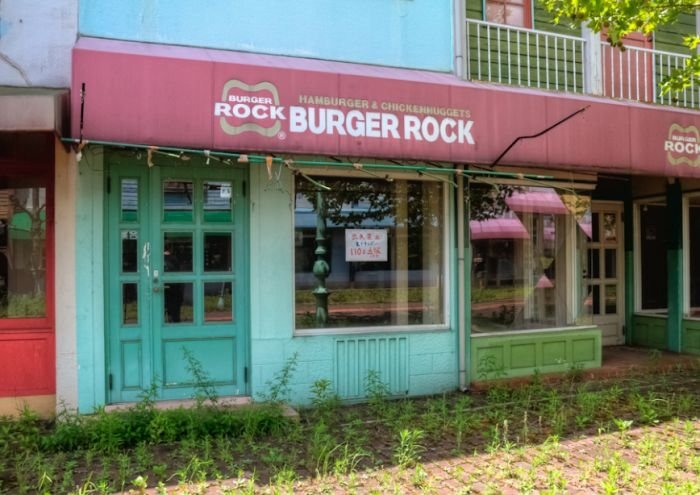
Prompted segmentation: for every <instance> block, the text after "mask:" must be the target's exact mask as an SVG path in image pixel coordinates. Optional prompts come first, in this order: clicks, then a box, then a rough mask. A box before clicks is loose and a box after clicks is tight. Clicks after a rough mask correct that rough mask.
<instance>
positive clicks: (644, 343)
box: [632, 315, 667, 349]
mask: <svg viewBox="0 0 700 495" xmlns="http://www.w3.org/2000/svg"><path fill="white" fill-rule="evenodd" d="M632 321H633V324H634V331H633V333H632V345H637V346H640V347H652V348H654V349H666V345H667V328H666V317H661V316H645V315H634V317H633V318H632Z"/></svg>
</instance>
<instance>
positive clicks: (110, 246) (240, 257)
mask: <svg viewBox="0 0 700 495" xmlns="http://www.w3.org/2000/svg"><path fill="white" fill-rule="evenodd" d="M105 151H106V153H105V159H104V188H103V191H104V212H103V215H104V221H103V222H104V223H103V225H104V233H103V236H104V246H103V256H104V258H103V259H104V264H103V270H102V272H103V280H104V353H105V360H104V376H103V379H104V387H105V388H104V390H105V403H106V404H115V403H124V402H130V401H131V400H130V399H125V400H124V399H122V398H120V397H118V396H117V397H115V396H116V395H117V392H115V390H116V387H112V386H110V385H113V380H114V379H113V373H114V372H115V370H114V367H113V366H112V364H113V363H112V359H113V355H112V354H113V352H112V349H111V346H112V326H113V322H112V321H111V318H112V312H113V311H119V309H118V307H119V306H121V298H122V295H121V294H120V293H119V291H118V290H117V293H116V294H115V293H114V290H115V289H114V287H113V285H114V282H113V280H112V277H113V276H114V273H116V272H115V271H114V270H115V268H114V267H112V266H111V264H112V261H113V260H112V259H111V258H110V251H112V250H115V249H116V250H117V251H119V252H120V249H121V248H120V247H119V248H117V246H118V244H119V242H120V240H119V237H120V234H119V232H120V230H121V229H119V228H117V229H116V230H115V231H114V232H112V230H114V229H112V227H113V225H112V221H111V220H110V216H111V215H113V214H118V213H113V210H114V208H115V207H116V208H119V199H118V197H119V194H120V185H119V183H118V180H117V181H113V180H112V179H113V178H116V177H113V176H116V174H115V171H116V170H119V169H120V168H123V169H127V170H128V169H130V168H137V167H143V168H144V169H145V173H144V174H143V176H144V177H146V178H147V184H148V185H147V186H146V187H143V186H141V187H140V188H139V193H138V197H139V204H140V205H142V204H143V206H140V208H144V211H143V213H141V214H142V215H143V219H144V220H142V221H143V222H147V223H148V224H150V223H152V218H155V215H156V213H155V212H154V211H152V205H151V201H150V197H151V194H152V190H153V188H154V187H155V186H154V185H153V184H152V176H153V174H152V173H151V172H150V167H148V166H147V165H146V163H145V160H142V159H140V158H138V156H136V157H134V156H126V155H124V154H122V153H114V152H112V153H110V152H109V151H108V150H105ZM205 160H206V159H205V158H202V157H191V158H190V160H189V161H186V162H183V161H181V160H176V159H171V158H164V159H162V160H158V162H159V163H158V164H157V165H155V166H157V167H160V172H161V173H160V174H157V175H158V177H159V178H161V179H162V177H163V176H164V175H163V174H164V173H165V175H167V172H165V171H167V170H183V169H195V170H207V169H209V170H212V169H213V170H215V171H216V172H217V173H221V172H225V171H231V172H232V173H233V174H235V175H238V177H235V178H234V177H231V181H232V182H234V183H236V184H237V186H236V187H240V189H238V190H237V191H236V192H235V196H234V203H233V208H234V211H235V209H236V208H238V209H240V208H243V210H244V211H243V212H242V213H241V214H240V226H239V227H237V228H236V233H237V235H238V236H239V237H242V239H241V242H239V243H236V239H235V238H234V239H233V243H234V244H233V246H234V253H233V254H234V257H235V258H234V260H233V263H234V267H236V269H237V270H236V272H235V273H236V279H235V286H236V287H238V288H240V289H241V290H239V291H238V292H237V293H236V297H237V298H239V299H241V300H240V302H239V305H240V307H241V308H243V309H244V311H235V309H236V308H237V307H238V305H237V306H234V318H235V321H236V324H237V326H238V327H239V329H240V330H239V333H238V334H237V337H236V339H237V348H238V350H237V355H238V356H239V359H240V360H241V361H242V364H241V365H239V366H237V370H242V372H239V375H240V376H239V378H240V387H239V389H240V394H239V396H247V395H250V394H251V390H252V389H251V379H250V377H251V373H250V370H251V363H250V356H251V349H250V346H251V330H250V320H251V315H250V263H249V260H250V199H249V196H248V192H247V189H248V183H249V181H250V176H249V169H248V168H247V167H245V166H241V165H223V164H222V165H217V164H206V161H205ZM127 175H128V173H127ZM134 176H136V174H134ZM217 178H218V179H220V180H224V179H223V178H221V177H217ZM192 179H193V180H195V174H192ZM113 182H114V183H113ZM114 198H117V199H114ZM237 199H240V201H239V202H236V200H237ZM234 218H235V213H234ZM149 228H153V226H152V225H149ZM149 235H151V236H152V235H160V224H159V225H158V232H157V233H150V234H149ZM143 242H144V239H139V243H138V249H137V252H138V256H137V259H138V263H139V266H140V269H143V267H142V266H141V251H142V249H143ZM152 245H153V243H151V249H152ZM151 255H152V256H153V253H152V254H151ZM118 259H119V258H118V257H117V260H118ZM238 268H240V269H238ZM111 272H112V273H111ZM139 273H141V272H139ZM149 289H150V286H149ZM145 290H146V288H145V287H144V289H143V291H145ZM143 297H144V296H142V295H141V294H139V303H141V300H142V299H143ZM114 301H117V302H118V304H117V306H118V307H117V308H115V307H114ZM142 317H143V318H144V319H146V318H147V319H148V320H149V325H152V321H153V320H154V317H153V315H152V314H151V315H147V314H146V313H145V312H144V313H143V316H142ZM144 340H145V339H144ZM154 341H155V340H154V338H153V331H152V329H151V331H150V337H149V339H148V343H147V344H148V345H145V344H146V342H144V346H143V349H144V351H143V352H144V358H143V362H144V366H148V367H152V366H153V365H154V364H155V360H154V354H153V352H154V351H153V349H152V346H153V343H154ZM146 349H148V352H149V354H148V357H146V355H145V353H146V352H147V351H146ZM144 373H145V371H144ZM144 376H146V375H144ZM150 376H151V379H152V378H153V376H155V375H154V374H153V372H151V373H150ZM149 385H150V384H149V383H143V387H142V388H143V389H147V388H148V387H149ZM156 400H168V398H167V397H166V398H162V397H158V398H157V399H156Z"/></svg>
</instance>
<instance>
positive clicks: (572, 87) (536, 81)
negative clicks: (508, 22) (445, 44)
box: [466, 19, 585, 93]
mask: <svg viewBox="0 0 700 495" xmlns="http://www.w3.org/2000/svg"><path fill="white" fill-rule="evenodd" d="M466 35H467V58H468V60H467V65H466V67H467V77H468V78H469V79H478V80H482V81H490V82H498V83H503V84H516V85H519V86H530V87H536V88H544V89H557V90H561V91H570V92H576V93H581V92H583V86H584V80H583V71H584V64H583V56H584V45H585V42H584V40H583V38H577V37H575V36H566V35H561V34H555V33H548V32H545V31H536V30H532V29H523V28H517V27H512V26H505V25H502V24H494V23H490V22H483V21H476V20H472V19H468V20H467V29H466Z"/></svg>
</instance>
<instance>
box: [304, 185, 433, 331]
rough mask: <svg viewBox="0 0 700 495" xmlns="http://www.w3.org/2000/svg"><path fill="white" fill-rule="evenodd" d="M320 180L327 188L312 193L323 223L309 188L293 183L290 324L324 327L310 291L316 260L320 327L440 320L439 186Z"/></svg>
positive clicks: (313, 288) (311, 188) (311, 187)
mask: <svg viewBox="0 0 700 495" xmlns="http://www.w3.org/2000/svg"><path fill="white" fill-rule="evenodd" d="M320 180H322V181H323V182H324V183H325V184H326V185H327V186H328V187H330V188H331V191H328V192H323V193H321V196H320V197H321V198H323V202H324V204H325V214H323V218H324V219H325V228H320V227H319V216H321V214H320V213H319V208H318V203H319V193H318V190H317V188H316V187H315V186H314V185H313V184H311V183H310V182H308V181H306V180H305V179H303V178H297V180H296V184H295V187H296V197H295V271H296V276H295V280H296V297H295V299H296V328H318V327H319V326H324V325H321V324H319V321H318V319H317V308H318V306H317V301H316V299H315V296H314V294H315V292H314V291H316V290H317V289H318V287H319V285H320V282H319V280H318V279H317V278H316V277H315V276H314V271H315V270H314V265H315V264H316V262H317V261H319V260H320V259H322V260H323V261H324V262H325V263H326V264H327V266H328V268H329V273H328V276H327V278H326V279H325V280H324V284H325V287H326V288H327V290H328V291H329V292H330V296H329V298H328V321H327V323H326V324H325V326H326V327H367V326H391V325H420V324H425V325H435V324H443V323H444V314H443V313H444V311H443V290H444V288H443V286H442V284H443V278H442V274H443V269H444V259H443V242H442V240H443V232H444V216H443V208H444V207H443V186H442V184H441V183H438V182H429V181H408V180H398V179H396V180H393V181H392V182H388V181H386V180H371V179H369V180H366V179H351V178H332V177H328V178H323V179H320ZM319 237H320V238H321V242H319V240H318V239H319ZM321 246H322V247H321Z"/></svg>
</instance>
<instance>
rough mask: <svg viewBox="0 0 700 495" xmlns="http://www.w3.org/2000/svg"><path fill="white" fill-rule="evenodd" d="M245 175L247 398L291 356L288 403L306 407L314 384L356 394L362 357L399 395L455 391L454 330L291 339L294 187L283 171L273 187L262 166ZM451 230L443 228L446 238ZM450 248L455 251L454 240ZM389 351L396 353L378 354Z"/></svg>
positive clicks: (264, 386)
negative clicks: (374, 365)
mask: <svg viewBox="0 0 700 495" xmlns="http://www.w3.org/2000/svg"><path fill="white" fill-rule="evenodd" d="M250 174H251V175H250V177H251V181H250V182H251V187H250V191H251V195H250V201H251V204H250V211H251V221H250V229H251V230H250V242H251V259H250V267H251V268H250V269H251V273H250V280H251V286H250V296H251V332H252V335H251V362H252V390H253V395H254V396H255V397H260V396H262V395H264V394H266V393H267V392H268V389H269V386H268V384H269V382H270V381H272V380H273V379H274V376H275V374H276V373H278V372H279V371H280V370H281V369H282V367H283V366H284V364H285V362H286V361H287V360H288V359H289V358H290V357H291V356H293V355H294V354H295V353H297V360H296V363H297V369H296V372H295V373H294V375H293V380H292V387H291V399H292V401H293V402H294V403H307V402H308V401H309V399H310V388H311V385H312V384H313V382H314V381H316V380H318V379H324V378H325V379H329V380H331V381H332V382H333V385H334V387H336V390H338V391H340V392H341V395H344V398H348V399H353V398H356V397H357V396H358V394H359V395H362V393H363V392H364V388H363V383H364V379H365V378H366V376H365V373H363V370H364V369H367V365H362V364H361V363H360V360H361V359H364V357H363V356H365V357H367V359H369V360H370V361H371V360H372V359H378V361H377V362H378V367H379V368H383V369H386V370H389V371H388V373H393V376H390V374H386V375H385V376H382V377H381V379H382V380H383V381H386V382H391V384H392V385H393V386H392V388H393V389H394V393H396V394H397V395H399V394H403V393H405V392H408V394H409V395H425V394H433V393H439V392H442V391H448V390H454V389H455V388H456V387H457V385H458V363H457V359H458V354H457V332H456V331H454V330H449V331H430V332H382V333H377V334H360V335H351V334H336V335H323V336H303V337H300V336H294V318H293V316H294V307H293V304H294V266H293V259H294V243H293V239H294V235H293V229H294V221H293V199H292V196H291V194H292V191H293V181H292V178H291V175H290V174H289V173H288V171H287V170H286V169H285V170H283V171H282V178H281V183H280V184H279V185H274V184H272V183H269V182H268V178H267V171H266V170H265V169H264V167H258V166H251V170H250ZM450 204H452V203H450ZM453 230H454V229H453V228H448V231H449V232H453ZM451 235H453V234H451ZM450 243H451V244H450V245H454V240H453V239H451V240H450ZM449 252H450V253H452V254H451V255H450V260H449V263H450V267H451V273H455V271H454V270H455V260H454V249H452V250H450V251H449ZM452 282H453V283H452V287H451V288H450V291H451V293H452V295H451V296H450V300H451V302H452V308H454V307H455V306H454V303H455V302H456V299H455V298H456V292H457V291H456V286H455V285H454V283H455V281H454V280H453V281H452ZM450 315H451V319H452V321H451V324H452V325H451V326H452V328H453V329H454V328H455V327H456V323H455V322H456V316H457V315H456V311H454V310H453V311H451V313H450ZM389 347H391V348H393V349H395V350H396V352H391V353H388V352H384V351H382V349H383V348H389ZM375 351H376V354H375V355H374V356H375V357H372V356H373V353H375ZM363 352H364V353H363ZM353 353H356V354H353ZM354 355H358V356H359V358H358V360H357V361H355V360H353V359H351V358H352V356H354ZM376 356H379V357H376ZM382 356H383V357H382ZM387 356H393V357H392V359H393V358H397V361H396V362H394V361H392V362H384V361H385V359H389V357H387ZM391 370H393V371H391ZM403 373H405V375H403ZM358 389H359V390H358Z"/></svg>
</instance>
